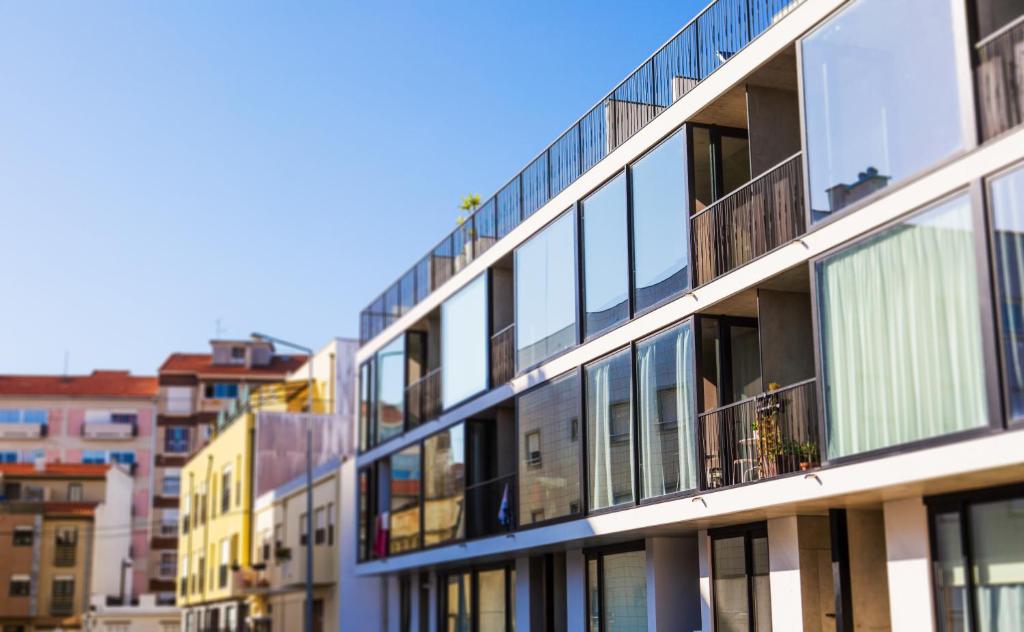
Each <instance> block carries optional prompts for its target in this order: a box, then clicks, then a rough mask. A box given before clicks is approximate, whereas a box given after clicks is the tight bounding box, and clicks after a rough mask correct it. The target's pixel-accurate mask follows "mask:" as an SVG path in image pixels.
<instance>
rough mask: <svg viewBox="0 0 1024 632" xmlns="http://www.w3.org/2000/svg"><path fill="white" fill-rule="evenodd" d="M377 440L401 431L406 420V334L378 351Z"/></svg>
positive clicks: (385, 438)
mask: <svg viewBox="0 0 1024 632" xmlns="http://www.w3.org/2000/svg"><path fill="white" fill-rule="evenodd" d="M376 358H377V376H376V382H377V384H376V386H377V420H376V421H377V443H380V442H381V441H386V440H388V439H390V438H391V437H395V436H398V435H400V434H402V425H403V421H404V420H405V414H404V411H405V336H399V337H398V338H395V339H394V340H393V341H391V342H390V343H388V345H387V346H386V347H384V348H383V349H381V350H380V351H378V352H377V356H376Z"/></svg>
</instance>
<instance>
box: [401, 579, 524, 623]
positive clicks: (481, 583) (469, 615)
mask: <svg viewBox="0 0 1024 632" xmlns="http://www.w3.org/2000/svg"><path fill="white" fill-rule="evenodd" d="M410 583H414V582H410ZM441 586H442V591H441V617H442V620H441V625H440V626H439V628H438V629H440V630H457V631H460V632H461V631H464V632H505V631H511V630H514V629H515V621H514V618H515V569H513V568H512V567H511V566H500V567H497V568H483V569H479V570H465V571H458V572H452V573H447V574H444V575H442V576H441ZM421 612H423V611H422V610H421Z"/></svg>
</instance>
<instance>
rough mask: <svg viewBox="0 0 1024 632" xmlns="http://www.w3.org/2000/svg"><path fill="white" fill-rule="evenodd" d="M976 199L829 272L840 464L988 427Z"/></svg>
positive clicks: (864, 247) (823, 301) (832, 433)
mask: <svg viewBox="0 0 1024 632" xmlns="http://www.w3.org/2000/svg"><path fill="white" fill-rule="evenodd" d="M973 239H974V237H973V231H972V228H971V207H970V202H969V200H968V198H967V197H966V196H960V197H957V198H954V199H952V200H949V201H946V202H943V203H941V204H939V205H937V206H935V207H933V208H931V209H929V210H926V211H924V212H922V213H918V214H916V215H914V216H913V217H910V218H908V219H906V220H904V221H903V222H902V223H900V224H899V225H897V226H895V227H893V228H890V229H888V230H886V231H884V232H882V233H880V234H878V235H876V236H874V237H872V238H869V239H867V240H864V241H862V242H860V243H858V244H856V245H854V246H851V247H849V248H847V249H845V250H843V251H842V252H839V253H838V254H835V255H832V256H830V257H828V258H826V259H824V260H823V261H821V262H819V263H818V264H817V266H818V269H817V277H818V287H819V292H818V302H819V305H818V309H819V314H820V322H821V341H820V344H821V353H822V365H823V370H824V371H823V372H824V376H823V377H824V380H825V397H826V399H825V419H826V428H827V430H828V456H829V457H830V458H836V457H843V456H848V455H851V454H858V453H861V452H866V451H869V450H876V449H879V448H885V447H889V446H894V445H899V444H904V443H910V442H913V441H919V440H921V439H926V438H928V437H935V436H939V435H944V434H949V433H952V432H957V431H960V430H966V429H969V428H973V427H977V426H983V425H985V424H986V423H987V419H986V401H985V378H984V366H983V359H982V350H981V324H980V317H979V313H978V301H979V295H978V287H977V276H976V272H975V258H974V246H973Z"/></svg>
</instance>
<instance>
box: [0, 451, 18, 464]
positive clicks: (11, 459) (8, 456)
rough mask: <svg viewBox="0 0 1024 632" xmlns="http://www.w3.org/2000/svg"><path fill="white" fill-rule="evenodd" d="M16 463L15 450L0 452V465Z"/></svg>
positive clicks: (16, 454)
mask: <svg viewBox="0 0 1024 632" xmlns="http://www.w3.org/2000/svg"><path fill="white" fill-rule="evenodd" d="M17 462H18V451H17V450H3V451H2V452H0V463H17Z"/></svg>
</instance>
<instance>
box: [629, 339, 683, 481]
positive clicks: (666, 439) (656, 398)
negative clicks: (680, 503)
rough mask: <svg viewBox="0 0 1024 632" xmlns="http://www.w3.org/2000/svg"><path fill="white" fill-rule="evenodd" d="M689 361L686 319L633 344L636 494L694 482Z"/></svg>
mask: <svg viewBox="0 0 1024 632" xmlns="http://www.w3.org/2000/svg"><path fill="white" fill-rule="evenodd" d="M694 367H695V363H694V341H693V325H692V324H691V323H689V322H687V323H683V324H682V325H680V326H678V327H675V328H673V329H670V330H668V331H665V332H663V333H660V334H656V335H654V336H651V337H650V338H647V339H645V340H642V341H640V342H638V343H637V345H636V379H637V397H638V399H637V415H638V417H639V420H640V496H641V498H654V497H656V496H662V495H664V494H671V493H674V492H679V491H683V490H688V489H694V488H696V487H697V472H696V467H695V459H696V458H697V452H696V446H695V445H694V441H695V437H696V436H697V435H696V428H695V426H696V419H695V418H696V412H697V410H696V406H697V403H696V384H695V380H694Z"/></svg>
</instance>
